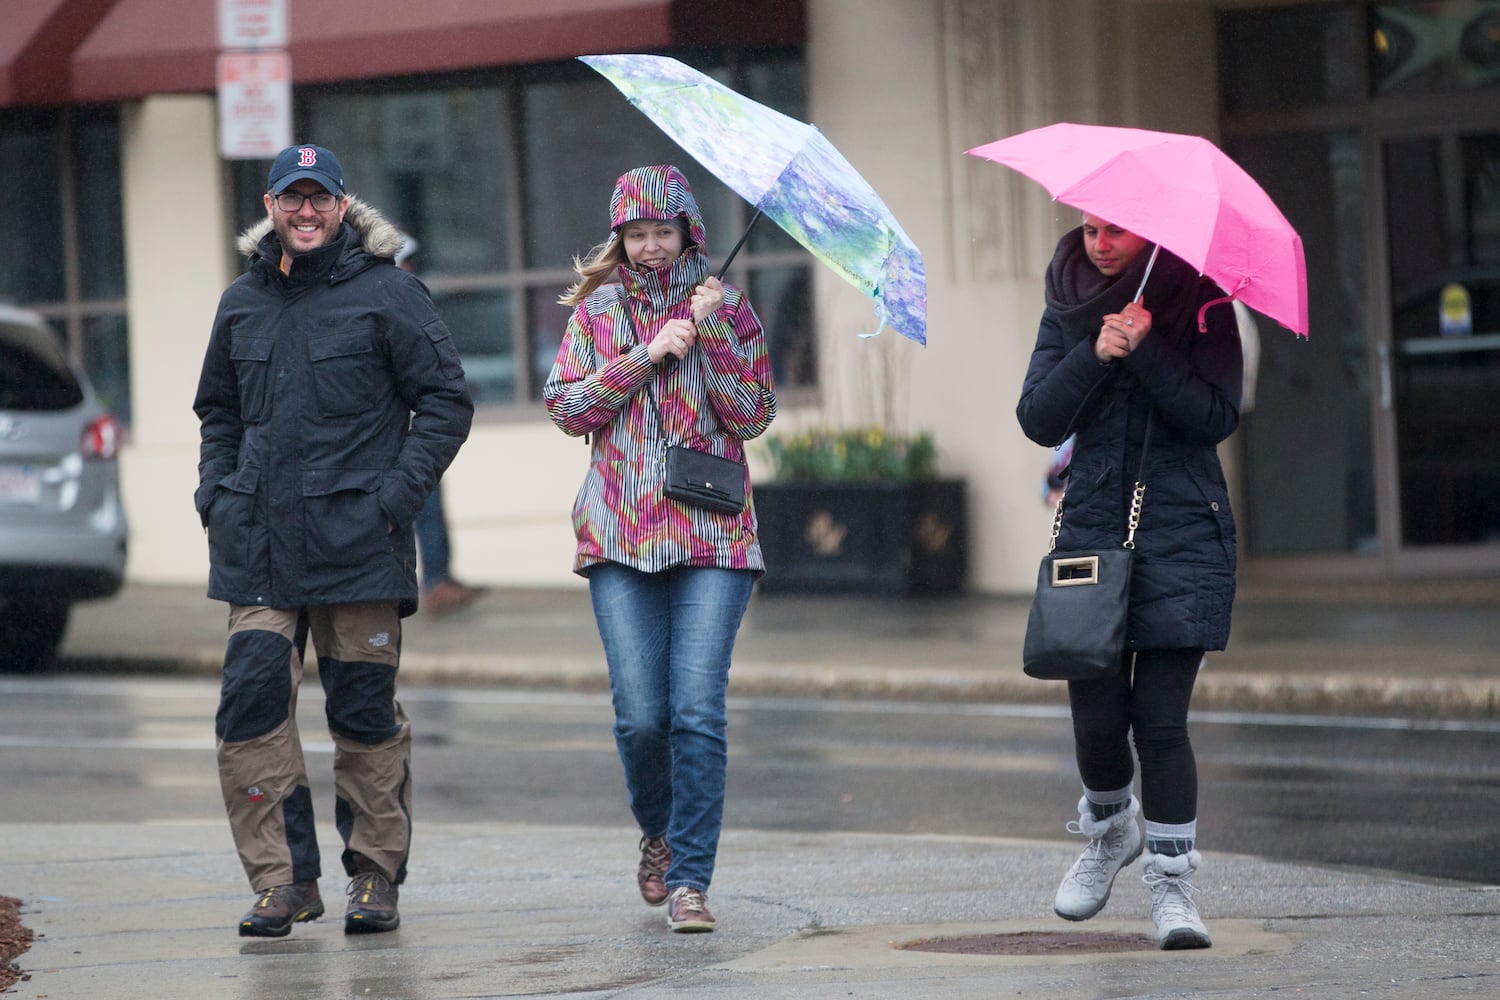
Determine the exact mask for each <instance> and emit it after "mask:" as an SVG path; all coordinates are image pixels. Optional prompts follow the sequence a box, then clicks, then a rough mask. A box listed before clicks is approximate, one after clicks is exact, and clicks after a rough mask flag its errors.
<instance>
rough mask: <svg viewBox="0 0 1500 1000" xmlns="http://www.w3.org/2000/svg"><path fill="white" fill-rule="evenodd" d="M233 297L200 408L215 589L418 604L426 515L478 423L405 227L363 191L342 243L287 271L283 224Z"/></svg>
mask: <svg viewBox="0 0 1500 1000" xmlns="http://www.w3.org/2000/svg"><path fill="white" fill-rule="evenodd" d="M239 245H240V249H241V251H242V252H244V253H246V254H247V255H248V256H249V258H250V261H249V266H248V268H247V270H246V272H245V273H244V274H243V275H241V276H240V277H239V278H238V279H237V280H236V281H235V282H234V283H233V284H231V285H230V286H229V288H228V289H227V290H226V291H225V292H224V294H223V296H222V297H221V298H220V301H219V310H218V315H217V316H216V317H215V319H214V325H213V332H212V334H211V336H210V339H209V344H208V350H207V353H206V354H205V356H204V360H203V371H202V375H201V377H200V379H199V383H198V393H197V396H196V398H195V399H194V401H193V410H194V411H195V412H196V413H197V414H198V418H199V421H200V432H201V448H200V453H199V462H198V488H197V491H196V493H195V494H194V502H195V504H196V506H197V509H198V513H199V516H200V518H201V519H202V521H203V524H204V526H205V527H206V528H207V529H208V546H209V563H210V567H209V583H208V596H209V597H211V598H215V599H217V600H222V601H229V602H231V603H234V604H257V605H266V606H269V607H276V608H295V607H302V606H305V605H312V604H343V603H348V602H353V601H374V600H393V601H397V602H399V605H400V609H401V613H402V614H403V615H408V614H411V613H412V612H414V611H415V610H416V607H417V576H416V541H415V536H414V533H413V529H412V521H413V520H414V519H415V518H416V516H417V512H418V511H419V510H421V508H422V505H423V503H424V502H425V500H426V498H427V495H428V494H429V493H430V492H432V490H433V488H434V487H435V486H436V485H437V482H438V479H439V478H440V477H441V476H442V474H443V471H444V470H445V469H447V467H448V464H449V463H450V462H451V461H452V460H453V457H454V455H456V454H457V452H458V449H459V446H460V445H462V444H463V442H464V440H465V438H467V436H468V433H469V425H470V422H471V420H472V418H473V413H474V406H473V403H472V401H471V400H470V397H469V392H468V387H467V384H466V382H465V380H464V371H463V365H462V364H461V362H460V361H459V356H458V350H457V348H456V347H455V346H454V344H453V340H452V338H451V337H450V336H449V333H448V328H447V327H446V326H445V325H444V323H443V321H442V319H441V318H439V316H438V314H437V310H436V309H435V308H434V307H433V304H432V299H431V297H430V296H429V295H428V293H427V289H426V287H425V286H424V285H423V284H422V283H421V281H420V280H418V279H417V278H416V277H415V276H414V275H412V274H409V273H408V272H406V271H403V270H401V269H400V268H397V267H396V266H394V264H393V263H392V261H391V257H392V256H393V255H394V254H395V252H396V250H397V249H399V247H400V245H401V235H400V233H399V232H397V230H396V229H395V227H394V226H392V225H391V224H390V223H389V222H387V221H386V220H385V219H384V218H383V217H382V216H381V215H380V213H378V212H376V211H375V210H374V209H372V208H370V207H369V206H368V205H364V204H362V203H361V202H359V201H358V199H351V203H350V206H349V209H348V211H347V213H346V214H345V216H344V223H343V225H342V226H341V227H340V229H339V232H338V234H337V236H335V238H334V239H333V240H331V241H330V242H329V243H328V244H326V245H325V246H323V247H320V248H318V249H317V250H314V251H312V252H311V253H308V254H305V255H303V256H301V257H298V258H296V261H295V264H294V266H293V267H292V269H291V274H290V275H287V274H283V273H282V272H281V270H280V266H279V264H280V260H281V244H280V242H279V241H278V240H277V238H276V235H275V233H274V232H272V231H271V224H270V220H269V219H266V220H263V221H262V222H261V223H260V224H258V225H257V226H255V227H253V228H252V229H250V230H247V231H246V233H245V234H244V235H243V236H241V238H240V242H239Z"/></svg>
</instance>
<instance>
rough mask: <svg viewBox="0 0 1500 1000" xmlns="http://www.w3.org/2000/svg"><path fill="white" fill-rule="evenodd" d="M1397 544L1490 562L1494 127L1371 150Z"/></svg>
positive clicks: (1497, 235)
mask: <svg viewBox="0 0 1500 1000" xmlns="http://www.w3.org/2000/svg"><path fill="white" fill-rule="evenodd" d="M1383 158H1384V168H1385V192H1386V199H1385V200H1386V220H1387V225H1386V234H1387V235H1386V242H1387V248H1386V249H1387V259H1388V261H1389V289H1390V342H1389V344H1388V345H1386V348H1385V350H1384V352H1383V359H1384V360H1383V363H1384V365H1385V371H1384V372H1382V380H1383V382H1384V383H1385V384H1384V385H1383V387H1382V393H1383V403H1384V405H1386V406H1388V407H1389V410H1390V416H1391V419H1392V420H1393V424H1394V437H1395V463H1394V465H1395V469H1396V480H1397V483H1396V486H1397V491H1396V495H1397V503H1398V505H1399V521H1398V523H1399V526H1400V545H1401V548H1402V549H1403V550H1411V549H1416V548H1422V547H1437V546H1466V547H1472V548H1475V549H1477V550H1478V551H1477V552H1476V555H1478V556H1479V557H1480V560H1481V561H1486V559H1487V557H1493V558H1495V559H1500V132H1490V131H1465V130H1463V129H1461V128H1455V129H1452V130H1450V131H1446V132H1442V133H1438V134H1425V135H1417V136H1406V137H1401V138H1390V139H1387V140H1385V141H1384V143H1383Z"/></svg>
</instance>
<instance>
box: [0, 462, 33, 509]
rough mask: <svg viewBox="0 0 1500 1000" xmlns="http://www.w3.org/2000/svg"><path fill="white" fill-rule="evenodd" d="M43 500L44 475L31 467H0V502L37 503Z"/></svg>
mask: <svg viewBox="0 0 1500 1000" xmlns="http://www.w3.org/2000/svg"><path fill="white" fill-rule="evenodd" d="M41 498H42V474H41V472H40V471H39V470H38V469H37V468H36V467H35V466H31V465H0V501H9V502H11V503H36V502H37V501H38V500H40V499H41Z"/></svg>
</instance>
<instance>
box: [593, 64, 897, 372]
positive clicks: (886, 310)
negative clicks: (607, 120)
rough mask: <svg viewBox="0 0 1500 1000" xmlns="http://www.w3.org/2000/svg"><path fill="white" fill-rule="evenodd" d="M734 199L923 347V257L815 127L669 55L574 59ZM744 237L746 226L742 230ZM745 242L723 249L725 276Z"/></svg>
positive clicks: (882, 323) (884, 321) (882, 320)
mask: <svg viewBox="0 0 1500 1000" xmlns="http://www.w3.org/2000/svg"><path fill="white" fill-rule="evenodd" d="M579 59H581V60H582V61H583V62H585V63H587V64H588V65H590V66H592V67H593V68H594V69H596V70H598V71H599V72H600V73H602V74H603V75H604V77H605V78H606V79H608V80H609V82H610V83H612V84H614V85H615V86H616V87H617V88H619V90H620V92H621V93H622V94H624V95H625V96H626V97H627V98H628V99H629V100H630V103H631V104H634V105H635V106H636V107H637V108H639V109H640V110H641V112H642V113H644V114H645V115H646V117H648V118H650V119H651V121H653V122H654V123H655V124H656V125H657V127H658V128H660V129H661V130H662V131H663V132H665V133H667V135H668V136H670V137H671V138H672V140H673V141H674V142H676V143H677V144H678V145H679V146H681V147H682V148H683V149H684V150H686V151H687V152H688V153H689V154H690V155H691V156H692V157H693V158H694V159H695V160H697V161H698V162H699V163H700V164H702V165H703V167H704V168H705V169H706V170H708V171H709V172H710V173H712V174H713V175H714V176H715V177H717V178H719V180H721V181H723V182H724V183H725V184H726V185H728V186H729V187H730V188H731V189H732V190H733V191H734V192H735V193H736V194H738V195H739V196H740V197H742V198H744V199H745V200H746V201H748V202H750V203H751V204H752V205H754V206H755V208H756V215H755V216H752V217H751V220H750V222H751V225H754V223H755V219H756V218H758V217H759V216H760V215H765V216H767V217H769V218H770V219H771V220H772V221H773V222H775V223H776V224H777V225H778V226H780V227H781V228H782V229H784V230H786V231H787V233H788V234H789V235H790V236H791V237H792V238H793V239H795V240H796V241H797V242H798V243H800V244H802V245H803V246H804V247H806V248H807V249H808V250H809V251H810V252H811V253H812V255H813V256H814V257H816V258H818V260H820V261H822V262H823V263H824V264H827V265H828V266H829V267H831V268H833V270H834V271H835V272H837V273H838V275H839V276H840V277H842V278H843V279H844V280H845V281H847V282H849V283H850V284H851V285H853V286H854V287H855V288H858V289H859V290H860V291H861V292H863V293H864V294H865V295H867V296H869V297H870V298H872V299H874V300H875V309H876V312H877V314H878V315H879V317H880V327H879V328H877V329H876V330H875V331H874V333H871V334H866V335H865V336H874V335H875V334H876V333H879V332H880V330H881V329H883V328H884V327H885V326H886V325H887V324H889V325H890V326H892V327H894V328H895V329H896V330H897V331H898V332H899V333H901V334H903V335H905V336H907V337H910V338H911V339H912V340H915V341H916V342H917V343H919V344H925V343H927V275H926V271H925V270H924V269H923V266H922V254H921V252H920V251H918V250H917V248H916V245H915V244H913V243H912V241H911V238H910V237H908V236H907V235H906V233H905V232H904V231H903V230H902V229H901V225H900V224H899V223H898V222H897V221H896V217H895V216H894V215H892V214H891V211H890V209H888V208H886V206H885V203H884V202H882V201H881V200H880V196H879V195H877V194H876V193H875V189H874V188H872V187H871V186H870V185H869V183H868V182H867V181H866V180H865V179H864V178H863V177H861V176H860V175H859V172H858V171H856V170H855V169H854V167H853V166H851V165H850V163H849V161H848V160H846V159H844V157H843V156H842V155H841V154H840V153H839V151H838V150H837V149H835V148H834V146H833V144H832V143H830V142H829V141H828V140H827V139H826V138H824V136H823V133H822V132H820V131H818V129H817V128H816V127H815V126H812V125H809V124H807V123H805V122H801V121H798V120H797V119H795V118H791V117H788V116H787V115H784V114H782V113H781V112H779V111H774V110H772V109H771V108H768V107H766V106H765V105H764V104H760V103H758V102H756V101H752V100H751V99H750V98H748V97H745V96H744V95H743V94H740V93H738V92H737V91H734V90H731V89H730V88H729V87H726V86H724V85H723V84H721V83H719V82H718V81H717V80H714V79H712V78H711V77H708V76H705V75H704V74H702V73H700V72H698V71H697V70H695V69H693V68H692V67H690V66H687V65H685V64H684V63H682V62H679V61H678V60H676V59H672V58H669V57H667V56H651V55H636V54H627V55H607V56H579ZM746 235H747V236H748V235H749V230H748V229H747V230H746ZM744 242H745V237H744V236H742V237H740V241H739V243H737V244H735V247H734V249H733V250H732V251H730V254H729V257H728V258H727V259H725V261H724V264H723V268H722V269H721V270H720V274H723V270H724V269H727V268H728V267H729V262H730V261H731V260H733V259H734V255H735V254H736V253H738V252H739V248H740V246H742V245H743V244H744Z"/></svg>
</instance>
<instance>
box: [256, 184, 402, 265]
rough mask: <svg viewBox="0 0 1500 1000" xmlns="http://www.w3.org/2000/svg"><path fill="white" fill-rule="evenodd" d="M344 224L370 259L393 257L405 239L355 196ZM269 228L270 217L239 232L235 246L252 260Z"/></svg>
mask: <svg viewBox="0 0 1500 1000" xmlns="http://www.w3.org/2000/svg"><path fill="white" fill-rule="evenodd" d="M344 225H346V226H348V227H350V228H351V229H353V230H354V231H355V232H356V233H358V234H359V237H360V247H361V248H362V249H363V250H364V251H365V253H367V254H369V255H370V256H372V257H384V258H394V257H395V256H396V252H397V251H399V250H400V249H401V244H402V243H404V242H405V239H406V238H405V237H404V236H402V235H401V231H400V230H399V229H397V228H396V226H395V225H394V224H393V223H392V222H391V221H390V220H389V219H387V218H386V217H385V216H384V215H381V214H380V211H379V210H378V209H376V208H375V207H374V206H373V205H370V204H368V203H366V202H363V201H360V200H359V198H357V197H356V196H354V195H350V196H349V210H348V211H347V212H345V213H344ZM271 228H272V227H271V218H270V216H267V217H266V218H264V219H261V220H260V221H259V222H257V223H256V224H255V225H253V226H251V227H250V228H249V229H246V230H245V231H244V232H242V233H240V235H239V238H238V239H237V240H235V247H236V248H237V249H238V250H239V252H240V253H241V254H243V255H245V256H246V257H249V258H252V259H253V258H254V257H255V255H256V253H257V251H258V250H259V248H260V244H261V241H262V240H264V239H265V238H266V235H267V234H268V233H270V232H271Z"/></svg>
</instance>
